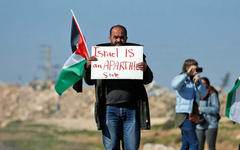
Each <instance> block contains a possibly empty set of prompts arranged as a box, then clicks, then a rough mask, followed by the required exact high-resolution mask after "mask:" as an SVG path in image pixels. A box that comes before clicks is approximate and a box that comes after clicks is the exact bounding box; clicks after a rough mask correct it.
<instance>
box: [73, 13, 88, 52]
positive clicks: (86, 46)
mask: <svg viewBox="0 0 240 150" xmlns="http://www.w3.org/2000/svg"><path fill="white" fill-rule="evenodd" d="M70 10H71V13H72V16H73V18H74V20H75V22H76V24H77V28H78V30H79V32H80V34H81V35H82V36H83V34H82V31H81V28H80V26H79V24H78V22H77V19H76V17H75V15H74V12H73V10H72V9H70ZM83 41H84V42H83V43H84V45H85V46H86V48H87V45H86V41H85V38H84V37H83ZM87 53H88V56H90V55H89V52H88V48H87Z"/></svg>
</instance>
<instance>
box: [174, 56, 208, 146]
mask: <svg viewBox="0 0 240 150" xmlns="http://www.w3.org/2000/svg"><path fill="white" fill-rule="evenodd" d="M201 71H202V68H199V67H198V63H197V61H196V60H194V59H187V60H185V62H184V64H183V67H182V72H181V73H180V74H179V75H177V76H176V77H175V78H174V79H173V80H172V83H171V84H172V87H173V89H174V90H175V91H176V107H175V111H176V119H175V120H176V125H177V126H178V127H179V128H180V129H181V134H182V147H181V150H188V149H191V150H197V149H198V139H197V135H196V132H195V124H196V123H198V121H199V115H198V114H199V112H198V102H199V100H200V98H203V97H205V96H206V95H207V90H206V88H205V86H204V85H203V83H202V81H201V80H200V76H199V74H198V73H199V72H201Z"/></svg>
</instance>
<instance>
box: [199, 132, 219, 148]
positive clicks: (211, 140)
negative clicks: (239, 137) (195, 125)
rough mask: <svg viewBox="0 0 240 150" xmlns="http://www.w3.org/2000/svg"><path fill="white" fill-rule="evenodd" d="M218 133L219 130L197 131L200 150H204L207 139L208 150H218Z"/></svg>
mask: <svg viewBox="0 0 240 150" xmlns="http://www.w3.org/2000/svg"><path fill="white" fill-rule="evenodd" d="M217 131H218V129H217V128H215V129H204V130H200V129H197V130H196V133H197V137H198V142H199V146H198V150H203V149H204V143H205V139H207V143H208V149H209V150H216V139H217Z"/></svg>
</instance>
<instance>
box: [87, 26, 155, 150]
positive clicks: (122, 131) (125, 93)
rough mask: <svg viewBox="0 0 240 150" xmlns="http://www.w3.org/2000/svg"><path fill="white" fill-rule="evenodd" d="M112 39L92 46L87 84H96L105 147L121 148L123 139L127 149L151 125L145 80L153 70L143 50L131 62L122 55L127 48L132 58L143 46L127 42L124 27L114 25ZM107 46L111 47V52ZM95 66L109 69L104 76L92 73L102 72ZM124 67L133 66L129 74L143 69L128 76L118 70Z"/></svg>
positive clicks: (133, 149) (97, 112) (133, 148)
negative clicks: (142, 130) (138, 56)
mask: <svg viewBox="0 0 240 150" xmlns="http://www.w3.org/2000/svg"><path fill="white" fill-rule="evenodd" d="M109 40H110V43H104V44H99V45H97V46H96V47H93V51H92V55H93V56H91V57H90V58H89V59H88V60H87V63H86V65H85V69H84V79H85V82H86V83H87V84H89V85H95V94H96V104H95V119H96V123H97V127H98V129H99V130H102V138H103V144H104V147H105V149H107V150H120V140H122V143H123V144H122V145H123V147H124V149H125V150H137V149H138V148H139V145H140V130H141V129H150V115H149V104H148V97H147V93H146V90H145V87H144V84H148V83H150V82H151V81H152V79H153V74H152V71H151V69H150V68H149V67H148V65H147V63H146V60H145V56H144V55H143V53H141V55H140V56H141V59H138V58H136V61H132V62H131V61H126V60H124V59H125V58H123V57H122V56H120V55H121V53H122V51H124V54H125V57H128V56H129V57H130V56H132V58H133V56H135V54H136V55H137V54H138V52H135V51H134V50H135V49H138V48H139V47H140V49H141V47H142V46H140V45H138V44H133V43H127V42H126V41H127V30H126V28H125V27H123V26H121V25H116V26H113V27H112V28H111V29H110V37H109ZM107 47H109V48H111V49H112V50H111V51H110V52H109V51H108V50H107ZM99 48H100V49H99ZM101 48H102V49H101ZM122 48H123V49H122ZM139 53H140V51H139ZM103 57H104V58H103ZM102 58H103V59H102ZM106 58H107V59H106ZM108 58H109V59H110V58H112V59H111V60H108ZM104 59H105V60H104ZM126 59H127V58H126ZM101 60H104V63H103V64H100V63H98V61H99V62H100V61H101ZM94 68H95V69H102V70H105V71H109V72H103V77H102V78H101V77H93V76H92V75H91V74H100V75H101V74H102V73H99V72H100V71H94ZM125 70H128V71H129V70H130V71H129V74H131V72H133V71H136V72H140V73H141V74H142V76H141V77H140V78H139V77H136V78H135V79H134V78H132V77H129V78H128V77H126V76H124V77H123V78H121V76H120V75H119V74H120V73H121V72H124V71H125ZM131 70H132V71H131ZM111 71H119V72H111ZM137 74H138V73H137ZM91 76H92V77H91ZM109 76H110V77H109Z"/></svg>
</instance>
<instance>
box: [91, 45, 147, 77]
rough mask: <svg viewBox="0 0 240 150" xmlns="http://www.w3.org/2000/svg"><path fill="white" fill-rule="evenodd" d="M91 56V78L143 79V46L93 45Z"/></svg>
mask: <svg viewBox="0 0 240 150" xmlns="http://www.w3.org/2000/svg"><path fill="white" fill-rule="evenodd" d="M92 56H96V57H97V59H98V60H97V61H92V63H91V79H143V71H141V70H139V69H138V68H137V67H136V64H137V63H140V62H143V46H93V47H92Z"/></svg>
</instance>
